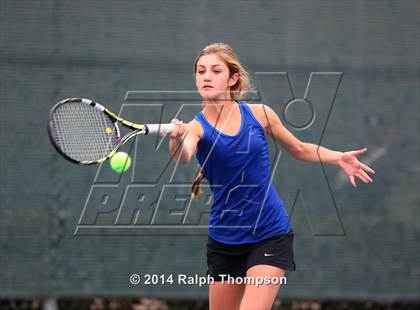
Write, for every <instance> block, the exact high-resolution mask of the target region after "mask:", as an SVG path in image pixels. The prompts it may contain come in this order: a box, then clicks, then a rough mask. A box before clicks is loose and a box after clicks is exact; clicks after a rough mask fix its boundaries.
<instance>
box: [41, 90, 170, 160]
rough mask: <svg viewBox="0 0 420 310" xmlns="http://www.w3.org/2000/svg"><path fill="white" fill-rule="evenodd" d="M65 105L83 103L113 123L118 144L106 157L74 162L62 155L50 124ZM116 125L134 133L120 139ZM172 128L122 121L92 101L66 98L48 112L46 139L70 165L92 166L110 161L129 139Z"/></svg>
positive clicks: (167, 131)
mask: <svg viewBox="0 0 420 310" xmlns="http://www.w3.org/2000/svg"><path fill="white" fill-rule="evenodd" d="M67 103H84V104H86V105H90V106H92V107H93V108H95V109H98V110H100V111H101V112H103V113H104V114H105V115H106V116H108V117H109V118H110V119H111V121H112V122H113V124H114V126H115V128H116V131H117V138H118V143H117V145H116V146H115V147H114V149H113V150H112V151H111V152H110V153H108V154H107V155H106V156H104V157H102V158H100V159H97V160H89V161H79V160H76V159H74V158H71V157H70V156H68V155H67V154H66V153H64V152H63V151H62V150H61V149H60V147H59V146H58V145H57V143H56V142H55V140H54V138H53V136H52V133H51V125H50V124H51V122H52V115H53V114H54V111H55V110H56V109H57V108H59V107H60V106H62V105H63V104H67ZM118 123H120V124H122V125H123V126H124V127H127V128H129V129H133V130H134V131H131V132H129V133H128V134H126V135H125V136H123V137H121V131H120V129H119V126H118ZM173 128H174V124H149V125H147V124H137V123H133V122H130V121H127V120H125V119H123V118H122V117H119V116H118V115H116V114H115V113H113V112H111V111H110V110H109V109H107V108H106V107H104V106H103V105H101V104H99V103H98V102H95V101H93V100H90V99H85V98H66V99H63V100H61V101H59V102H57V103H56V104H55V105H54V106H53V107H52V108H51V110H50V114H49V117H48V128H47V131H48V137H49V139H50V141H51V143H52V145H53V146H54V148H55V149H56V150H57V152H58V153H59V154H60V155H62V156H63V157H64V158H66V159H67V160H69V161H70V162H72V163H75V164H83V165H92V164H101V163H103V162H104V161H106V160H108V159H110V158H111V157H112V156H114V155H115V153H117V152H118V150H119V148H120V147H121V146H122V145H124V144H125V143H126V142H127V141H128V140H130V139H131V138H133V137H135V136H137V135H148V134H149V133H158V132H165V133H170V132H171V131H172V130H173Z"/></svg>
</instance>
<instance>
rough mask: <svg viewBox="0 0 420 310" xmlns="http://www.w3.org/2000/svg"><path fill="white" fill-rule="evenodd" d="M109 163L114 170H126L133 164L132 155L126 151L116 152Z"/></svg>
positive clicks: (120, 171) (121, 171) (118, 171)
mask: <svg viewBox="0 0 420 310" xmlns="http://www.w3.org/2000/svg"><path fill="white" fill-rule="evenodd" d="M109 165H110V166H111V168H112V170H114V171H115V172H117V173H123V172H126V171H127V170H128V169H129V168H130V166H131V158H130V155H128V154H127V153H125V152H118V153H115V155H114V156H112V157H111V160H110V161H109Z"/></svg>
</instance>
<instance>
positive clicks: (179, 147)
mask: <svg viewBox="0 0 420 310" xmlns="http://www.w3.org/2000/svg"><path fill="white" fill-rule="evenodd" d="M171 123H173V124H175V129H174V131H172V132H171V133H170V134H169V138H170V141H169V151H170V152H171V154H172V156H173V157H174V158H175V159H176V160H177V161H178V162H179V163H180V164H181V165H185V164H188V163H189V162H191V157H192V156H193V155H194V154H195V152H196V151H197V144H198V141H200V138H201V137H202V135H203V129H202V127H201V125H200V123H199V122H198V121H196V120H194V119H193V120H192V121H191V122H189V123H188V124H184V123H183V122H182V121H179V120H177V119H176V118H174V119H173V120H172V121H171Z"/></svg>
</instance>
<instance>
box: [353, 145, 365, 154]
mask: <svg viewBox="0 0 420 310" xmlns="http://www.w3.org/2000/svg"><path fill="white" fill-rule="evenodd" d="M366 151H367V148H366V147H365V148H364V149H360V150H357V151H353V154H356V155H360V154H363V153H365V152H366Z"/></svg>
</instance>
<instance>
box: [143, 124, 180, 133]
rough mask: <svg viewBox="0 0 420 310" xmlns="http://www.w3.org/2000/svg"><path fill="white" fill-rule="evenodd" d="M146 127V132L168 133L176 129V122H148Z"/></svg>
mask: <svg viewBox="0 0 420 310" xmlns="http://www.w3.org/2000/svg"><path fill="white" fill-rule="evenodd" d="M144 126H145V127H146V128H147V129H146V134H150V133H159V132H160V133H164V134H168V133H171V132H172V131H174V128H175V124H172V123H171V124H148V125H144Z"/></svg>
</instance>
